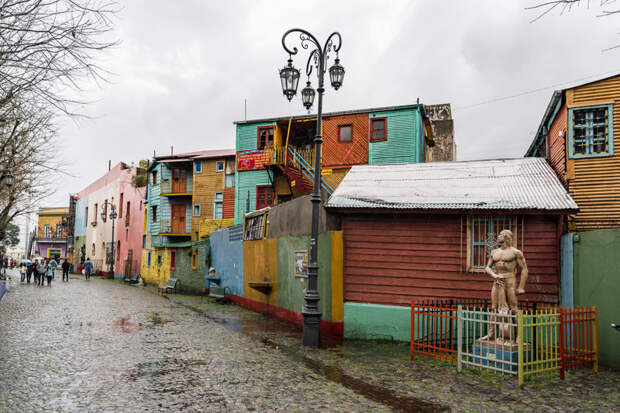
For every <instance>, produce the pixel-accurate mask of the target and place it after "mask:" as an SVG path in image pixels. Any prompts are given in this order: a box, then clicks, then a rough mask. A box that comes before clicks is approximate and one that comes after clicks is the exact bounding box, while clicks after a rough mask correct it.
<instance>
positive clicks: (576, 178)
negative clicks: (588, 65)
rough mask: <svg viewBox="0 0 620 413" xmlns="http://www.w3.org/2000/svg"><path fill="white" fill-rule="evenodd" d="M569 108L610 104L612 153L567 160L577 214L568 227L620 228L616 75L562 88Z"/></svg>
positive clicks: (618, 86)
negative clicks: (570, 87) (611, 110)
mask: <svg viewBox="0 0 620 413" xmlns="http://www.w3.org/2000/svg"><path fill="white" fill-rule="evenodd" d="M565 93H566V104H567V106H568V107H569V108H570V107H579V106H589V105H596V104H608V103H613V105H614V106H613V115H614V125H613V132H614V155H613V156H611V157H599V158H579V159H569V161H568V165H567V173H568V178H569V193H570V195H571V196H572V197H573V199H574V200H575V202H577V204H578V205H579V213H578V214H577V215H576V216H575V217H574V219H571V220H570V221H569V225H570V228H571V229H574V230H577V231H587V230H592V229H602V228H619V227H620V76H615V77H612V78H609V79H604V80H601V81H598V82H593V83H589V84H586V85H583V86H579V87H576V88H574V89H568V90H566V92H565Z"/></svg>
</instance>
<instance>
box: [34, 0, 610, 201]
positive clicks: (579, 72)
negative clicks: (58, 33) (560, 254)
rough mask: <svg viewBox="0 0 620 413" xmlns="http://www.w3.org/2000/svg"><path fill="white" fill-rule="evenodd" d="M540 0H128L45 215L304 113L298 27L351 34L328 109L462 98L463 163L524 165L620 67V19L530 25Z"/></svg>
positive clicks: (67, 135)
mask: <svg viewBox="0 0 620 413" xmlns="http://www.w3.org/2000/svg"><path fill="white" fill-rule="evenodd" d="M534 3H535V1H497V0H489V1H456V0H454V1H441V2H439V1H415V2H414V1H392V0H391V1H389V2H377V1H367V2H364V1H355V2H353V1H346V2H345V1H341V2H340V1H334V0H331V1H307V2H292V1H290V0H289V1H282V2H276V1H247V2H240V1H225V2H212V1H203V0H184V1H172V0H168V1H164V0H148V1H147V0H131V1H129V0H126V1H125V2H124V4H123V7H124V8H123V10H122V11H121V12H120V14H119V16H118V20H117V22H116V23H117V27H116V31H115V35H116V37H117V38H118V39H119V40H120V41H121V44H120V45H119V46H118V47H117V48H115V49H114V50H111V51H108V52H107V53H106V55H105V58H104V59H102V60H101V63H102V64H103V66H104V67H106V68H107V69H109V70H110V71H111V72H113V73H114V75H113V76H111V83H110V84H104V85H102V87H101V88H100V89H95V93H94V94H92V95H91V98H94V99H96V102H95V103H93V104H91V105H90V106H89V107H88V109H87V111H88V113H89V114H91V115H93V116H96V118H94V119H89V120H80V121H73V120H71V121H67V122H65V123H64V125H63V127H62V128H61V131H60V141H61V152H62V157H63V159H64V160H65V161H66V162H67V166H68V170H69V171H70V172H71V173H72V174H73V175H75V177H59V179H58V182H59V185H58V188H55V189H56V193H55V194H54V195H53V196H52V197H50V198H49V199H48V201H47V202H46V204H45V205H44V206H46V205H47V206H52V205H53V206H60V205H66V204H67V202H68V194H69V193H75V192H78V191H80V190H81V189H82V188H84V187H85V186H87V185H88V184H89V183H90V182H92V181H94V180H95V179H97V178H98V177H100V176H101V175H102V174H104V173H105V172H106V171H107V168H108V160H111V161H112V165H114V164H116V163H117V162H119V161H125V162H127V163H131V161H135V162H137V161H138V160H140V159H146V158H149V157H151V156H152V155H153V150H155V151H156V153H157V154H158V155H162V154H168V153H170V146H171V145H173V146H174V152H175V153H180V152H186V151H195V150H202V149H218V148H234V144H235V140H234V138H235V128H234V125H233V121H236V120H243V119H244V99H247V116H248V119H255V118H264V117H272V116H287V115H294V114H303V113H305V111H304V110H303V107H302V104H301V101H300V99H299V97H297V98H295V99H294V100H293V102H292V103H289V102H288V101H287V100H286V99H285V98H284V97H283V96H282V91H281V87H280V83H279V79H278V77H277V69H278V68H280V67H282V66H283V64H284V63H285V62H286V58H287V55H286V54H285V52H284V51H283V49H282V46H281V37H282V34H283V33H284V32H285V31H286V30H287V29H289V28H292V27H301V28H305V29H307V30H309V31H310V32H312V33H313V34H315V35H316V36H317V37H319V39H320V40H324V39H325V38H326V36H328V35H329V34H330V33H331V32H332V31H335V30H337V31H340V33H341V34H342V38H343V46H342V49H341V52H340V58H341V63H342V64H343V66H344V67H345V69H346V76H345V80H344V86H343V87H342V88H341V89H340V90H338V91H337V92H335V91H333V89H331V88H328V90H327V92H326V96H325V100H324V111H326V112H330V111H337V110H350V109H361V108H369V107H378V106H388V105H401V104H410V103H415V102H416V99H417V98H418V97H419V98H420V102H421V103H424V104H435V103H450V104H451V105H452V115H453V118H454V125H455V139H456V143H457V146H458V149H457V157H458V160H467V159H485V158H504V157H519V156H522V155H523V153H524V152H525V150H526V148H527V147H528V145H529V143H530V141H531V140H532V138H533V134H534V132H535V130H536V128H537V126H538V124H539V122H540V120H541V117H542V114H543V111H544V110H545V108H546V105H547V103H548V102H549V99H550V96H551V93H552V91H553V90H554V89H558V88H562V87H564V86H565V84H564V83H565V82H571V81H576V80H579V79H583V81H584V82H585V81H587V80H589V79H584V78H586V77H589V76H590V77H591V78H594V77H597V76H598V77H601V76H602V75H603V74H606V73H608V74H611V73H610V72H620V49H618V50H616V51H610V52H602V51H601V50H602V49H604V48H607V47H610V46H614V45H616V44H620V35H618V34H617V32H618V30H617V28H618V26H620V16H619V17H615V16H611V17H606V18H596V17H595V16H596V14H597V12H598V11H599V8H598V7H597V6H593V8H592V9H591V10H588V9H587V8H586V7H585V6H582V7H581V8H579V9H576V10H573V11H571V12H570V13H567V14H565V15H562V16H561V15H559V13H557V12H553V13H551V14H550V15H548V16H546V17H544V18H543V19H541V20H539V21H538V22H535V23H529V21H530V20H531V19H532V18H534V17H536V12H533V11H528V10H524V8H525V7H526V6H528V5H532V4H534ZM295 63H296V66H297V67H302V66H303V65H305V57H302V58H297V60H296V61H295ZM591 78H590V79H591ZM315 84H316V82H315ZM538 89H542V90H539V91H537V92H534V93H529V94H523V93H524V92H528V91H534V90H538ZM518 94H523V95H521V96H519V97H514V98H510V99H504V100H499V101H493V102H489V103H484V104H479V105H477V104H478V103H481V102H488V101H490V100H494V99H496V98H502V97H507V96H512V95H518ZM314 109H316V105H315V108H314Z"/></svg>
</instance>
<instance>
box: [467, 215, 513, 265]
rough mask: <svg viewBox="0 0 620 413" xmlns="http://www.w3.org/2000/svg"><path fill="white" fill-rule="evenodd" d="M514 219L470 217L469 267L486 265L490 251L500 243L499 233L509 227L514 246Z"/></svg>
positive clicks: (506, 217)
mask: <svg viewBox="0 0 620 413" xmlns="http://www.w3.org/2000/svg"><path fill="white" fill-rule="evenodd" d="M516 227H517V226H516V219H515V217H509V216H503V217H502V216H477V217H470V219H469V225H468V232H469V243H468V250H469V254H468V257H469V265H468V266H469V268H472V269H482V268H484V267H485V266H486V265H487V261H488V259H489V255H490V254H491V251H492V250H494V249H496V248H498V247H499V246H500V245H499V243H498V242H497V237H498V236H499V233H500V232H502V231H503V230H505V229H509V230H511V231H512V233H513V247H514V246H516V239H517V234H516Z"/></svg>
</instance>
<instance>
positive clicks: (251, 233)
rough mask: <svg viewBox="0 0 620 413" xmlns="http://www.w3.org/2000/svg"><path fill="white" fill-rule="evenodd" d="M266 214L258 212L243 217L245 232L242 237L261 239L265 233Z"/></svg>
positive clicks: (248, 239) (247, 239) (245, 238)
mask: <svg viewBox="0 0 620 413" xmlns="http://www.w3.org/2000/svg"><path fill="white" fill-rule="evenodd" d="M266 221H267V214H260V215H256V216H253V217H249V218H246V219H245V233H244V235H243V239H244V240H245V241H253V240H257V239H263V235H264V233H265V222H266Z"/></svg>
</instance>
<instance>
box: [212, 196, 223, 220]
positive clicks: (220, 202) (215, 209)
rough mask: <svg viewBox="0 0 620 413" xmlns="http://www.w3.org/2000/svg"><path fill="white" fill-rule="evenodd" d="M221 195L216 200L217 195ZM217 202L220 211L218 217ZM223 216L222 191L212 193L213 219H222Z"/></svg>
mask: <svg viewBox="0 0 620 413" xmlns="http://www.w3.org/2000/svg"><path fill="white" fill-rule="evenodd" d="M218 194H219V195H221V197H220V200H219V201H218V199H217V196H218ZM217 204H220V205H221V207H220V212H221V216H220V217H218V216H217ZM223 217H224V193H223V192H216V193H215V194H214V195H213V219H223Z"/></svg>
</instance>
